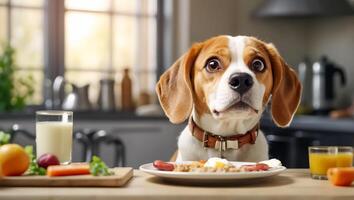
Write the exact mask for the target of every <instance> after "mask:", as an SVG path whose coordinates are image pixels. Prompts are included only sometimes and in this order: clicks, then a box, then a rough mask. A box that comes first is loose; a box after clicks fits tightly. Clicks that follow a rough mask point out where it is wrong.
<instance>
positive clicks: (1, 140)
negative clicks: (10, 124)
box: [0, 131, 11, 146]
mask: <svg viewBox="0 0 354 200" xmlns="http://www.w3.org/2000/svg"><path fill="white" fill-rule="evenodd" d="M10 138H11V136H10V134H8V133H5V132H3V131H0V146H1V145H4V144H8V143H9V142H10Z"/></svg>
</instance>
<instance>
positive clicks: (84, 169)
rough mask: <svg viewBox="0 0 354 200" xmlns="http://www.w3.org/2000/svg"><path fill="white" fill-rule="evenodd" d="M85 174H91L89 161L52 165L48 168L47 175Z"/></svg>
mask: <svg viewBox="0 0 354 200" xmlns="http://www.w3.org/2000/svg"><path fill="white" fill-rule="evenodd" d="M85 174H90V165H89V164H88V163H72V164H69V165H51V166H49V167H48V168H47V176H72V175H85Z"/></svg>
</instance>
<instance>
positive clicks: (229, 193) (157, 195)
mask: <svg viewBox="0 0 354 200" xmlns="http://www.w3.org/2000/svg"><path fill="white" fill-rule="evenodd" d="M148 198H151V199H168V200H173V199H178V200H180V199H193V200H198V199H203V200H208V199H215V198H218V199H219V200H221V199H237V200H241V199H260V198H262V199H272V200H274V199H286V200H292V199H321V200H325V199H351V200H353V199H354V185H352V186H351V187H336V186H332V185H331V184H330V183H329V182H328V181H320V180H313V179H311V178H310V174H309V171H308V170H305V169H289V170H286V172H284V173H282V174H280V175H278V176H275V177H270V178H266V179H263V180H258V181H252V182H248V183H242V184H240V183H238V184H233V185H213V186H210V185H209V186H200V185H199V186H195V185H194V186H192V185H189V186H186V185H178V184H173V183H167V182H163V181H162V180H160V179H159V178H156V177H153V176H151V175H148V174H146V173H144V172H141V171H138V170H135V171H134V177H133V179H131V180H130V181H129V183H128V184H127V185H126V186H125V187H120V188H102V187H101V188H97V187H94V188H84V187H71V188H70V187H46V188H44V187H37V188H35V187H0V199H1V200H5V199H36V200H41V199H51V200H53V199H85V200H88V199H107V200H109V199H119V200H122V199H148Z"/></svg>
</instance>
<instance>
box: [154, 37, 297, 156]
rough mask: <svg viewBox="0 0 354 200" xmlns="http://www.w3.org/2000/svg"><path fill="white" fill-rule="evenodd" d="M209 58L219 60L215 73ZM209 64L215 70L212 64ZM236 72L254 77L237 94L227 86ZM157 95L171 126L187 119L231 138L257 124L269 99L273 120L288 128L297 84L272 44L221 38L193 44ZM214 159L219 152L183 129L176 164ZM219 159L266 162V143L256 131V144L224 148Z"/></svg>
mask: <svg viewBox="0 0 354 200" xmlns="http://www.w3.org/2000/svg"><path fill="white" fill-rule="evenodd" d="M211 59H214V61H215V59H216V60H217V62H218V65H219V67H218V68H217V69H216V70H213V68H210V67H209V66H208V65H210V60H211ZM255 59H258V63H257V64H258V66H259V60H261V61H262V63H263V64H264V69H263V70H261V71H257V70H255V68H254V66H256V65H254V62H255ZM212 64H214V65H213V66H215V62H214V63H212ZM208 69H212V70H208ZM257 69H261V68H257ZM237 73H246V74H248V75H250V76H251V77H252V79H253V85H252V87H251V88H250V89H249V90H247V92H245V93H244V94H243V95H242V96H241V95H240V94H239V93H238V92H236V91H235V90H232V89H231V88H230V86H229V84H230V77H231V76H232V75H234V74H237ZM156 91H157V94H158V97H159V101H160V103H161V106H162V108H163V110H164V112H165V114H166V115H167V116H168V118H169V119H170V121H171V122H172V123H181V122H183V121H185V120H186V119H188V118H189V117H190V116H192V117H193V120H194V121H195V123H196V124H197V125H198V126H199V127H200V128H202V129H203V130H205V131H207V132H210V133H212V134H215V135H220V136H230V135H235V134H245V133H246V132H247V131H249V130H250V129H252V128H253V127H254V126H256V125H257V123H259V120H260V118H261V115H262V112H263V111H264V109H265V107H266V106H267V104H268V102H269V101H270V99H271V101H272V105H271V113H272V118H273V120H274V122H275V123H276V125H277V126H279V127H286V126H288V125H289V124H290V122H291V120H292V118H293V116H294V113H295V111H296V109H297V107H298V105H299V102H300V96H301V85H300V82H299V81H298V78H297V76H296V73H295V72H294V71H293V70H292V69H291V68H290V67H288V65H287V64H286V63H285V62H284V60H283V59H282V57H281V56H280V55H279V53H278V51H277V50H276V48H275V47H274V46H273V45H272V44H267V43H265V42H263V41H260V40H258V39H256V38H254V37H248V36H236V37H232V36H226V35H222V36H217V37H213V38H210V39H208V40H206V41H204V42H200V43H196V44H194V45H193V46H192V47H191V48H190V49H189V50H188V52H187V53H185V54H184V55H183V56H182V57H181V58H179V59H178V60H177V61H176V62H175V63H174V64H173V65H172V66H171V67H170V68H169V69H168V70H167V71H166V72H165V73H164V74H163V75H162V76H161V78H160V80H159V82H158V84H157V86H156ZM240 102H243V104H242V105H240V104H239V103H240ZM245 105H246V106H245ZM217 156H219V152H218V151H217V150H215V149H211V148H204V147H203V146H202V143H201V142H200V141H198V140H197V139H196V138H194V137H193V136H192V134H191V132H190V130H189V128H188V126H187V127H186V128H185V129H184V130H183V132H182V133H181V135H180V137H179V139H178V156H177V161H184V160H201V159H204V160H206V159H208V158H210V157H217ZM223 156H224V157H225V158H226V159H228V160H232V161H253V162H257V161H261V160H266V159H268V145H267V141H266V139H265V137H264V135H263V133H262V132H261V131H259V134H258V136H257V139H256V142H255V144H246V145H244V146H242V148H240V149H237V150H233V149H231V150H226V151H225V152H224V154H223Z"/></svg>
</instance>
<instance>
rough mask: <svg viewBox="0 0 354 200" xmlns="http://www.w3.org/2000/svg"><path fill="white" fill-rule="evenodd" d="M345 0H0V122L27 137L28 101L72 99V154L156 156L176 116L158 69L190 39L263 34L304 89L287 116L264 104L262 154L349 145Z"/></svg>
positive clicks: (117, 161) (31, 114) (299, 161)
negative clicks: (284, 120) (284, 119)
mask: <svg viewBox="0 0 354 200" xmlns="http://www.w3.org/2000/svg"><path fill="white" fill-rule="evenodd" d="M353 7H354V0H350V1H347V0H252V1H248V0H89V1H88V0H47V1H45V0H0V44H1V47H0V56H1V57H0V130H3V131H6V132H10V133H11V134H12V140H13V142H17V143H20V144H34V143H35V141H34V138H35V111H36V110H42V109H67V110H74V111H75V112H74V129H75V131H74V132H75V133H74V138H75V143H74V152H73V159H74V161H84V160H87V159H89V158H90V157H91V155H92V154H98V155H99V156H101V157H103V159H104V160H105V161H106V162H107V163H108V164H109V165H110V166H113V165H120V166H123V165H126V166H133V167H138V166H139V165H140V164H143V163H147V162H151V161H153V160H155V159H164V160H168V159H169V158H170V156H171V155H172V154H173V152H174V151H175V150H176V142H177V137H178V135H179V133H180V131H181V130H182V129H183V128H184V126H185V124H181V125H173V124H171V123H170V122H169V121H168V119H167V118H166V117H165V116H164V114H163V112H162V110H161V108H160V107H159V105H158V101H157V97H156V95H155V92H154V87H155V83H156V81H157V80H158V78H159V76H160V75H161V74H162V73H163V71H164V70H166V69H167V68H168V67H169V66H170V65H171V64H172V63H173V62H174V61H175V60H176V59H177V58H178V57H179V56H180V55H182V54H183V53H184V52H185V51H186V50H187V49H188V48H189V47H190V45H191V44H192V43H194V42H197V41H202V40H205V39H207V38H209V37H212V36H215V35H220V34H229V35H251V36H256V37H258V38H259V39H262V40H264V41H267V42H272V43H273V44H274V45H275V46H276V47H277V48H278V50H279V51H280V53H281V55H282V56H283V57H284V59H285V60H286V61H287V62H288V63H289V64H290V65H291V66H292V67H293V68H294V69H295V70H296V71H298V73H299V77H300V79H301V81H302V83H303V85H304V95H303V99H302V104H301V105H300V108H299V111H298V113H297V115H296V116H295V117H294V120H293V123H292V124H291V126H290V127H289V128H286V129H279V128H277V127H276V126H275V125H274V123H273V122H272V120H271V117H270V116H269V114H268V113H267V112H266V113H265V114H264V117H263V118H262V122H261V127H262V130H263V131H264V132H265V133H266V135H267V139H268V141H269V144H270V156H271V157H276V158H278V159H280V160H282V161H283V162H284V164H285V165H286V166H287V167H307V166H308V163H307V147H308V146H310V145H349V146H353V145H354V119H353V115H354V103H353V102H354V83H353V82H354V78H353V77H354V11H353V10H354V8H353Z"/></svg>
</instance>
